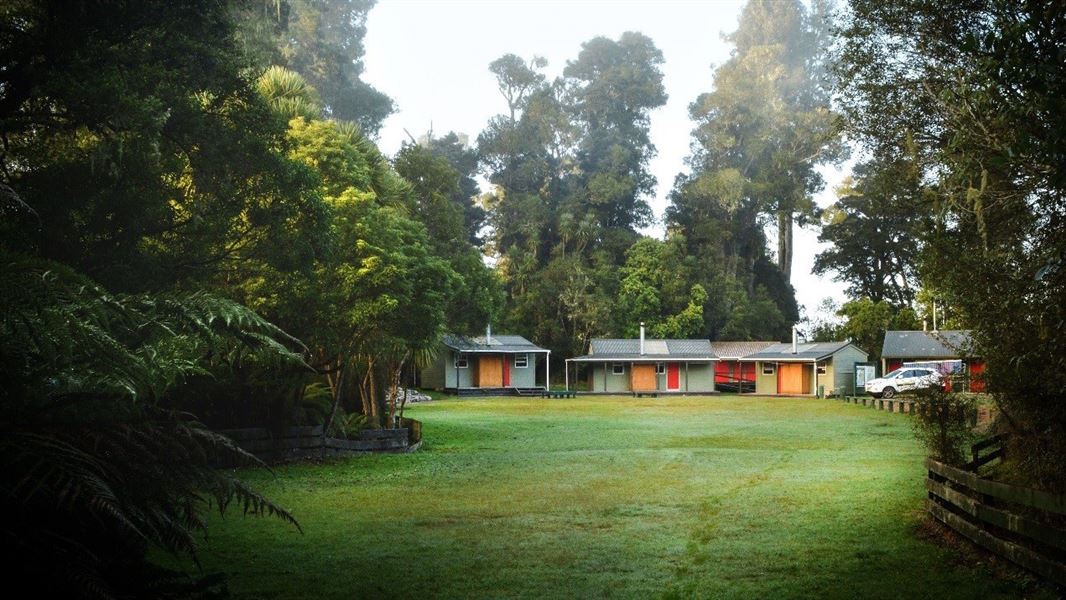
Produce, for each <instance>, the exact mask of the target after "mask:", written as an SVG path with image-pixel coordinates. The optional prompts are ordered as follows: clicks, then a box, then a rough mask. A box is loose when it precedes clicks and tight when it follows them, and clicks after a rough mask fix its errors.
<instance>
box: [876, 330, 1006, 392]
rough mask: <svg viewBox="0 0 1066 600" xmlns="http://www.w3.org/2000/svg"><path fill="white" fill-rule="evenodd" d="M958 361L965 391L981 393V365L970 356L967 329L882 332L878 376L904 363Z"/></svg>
mask: <svg viewBox="0 0 1066 600" xmlns="http://www.w3.org/2000/svg"><path fill="white" fill-rule="evenodd" d="M955 360H958V361H962V363H963V364H964V365H965V367H966V368H965V371H966V373H965V375H966V379H967V380H968V383H969V389H970V390H971V391H975V392H983V391H984V390H985V386H984V381H982V379H981V373H984V370H985V364H984V361H983V360H981V359H980V358H979V357H976V356H974V354H973V339H972V336H971V334H970V331H969V330H968V329H941V330H934V331H886V332H885V341H884V343H883V344H882V345H881V372H882V374H884V373H889V372H891V371H895V370H896V369H898V368H900V367H902V366H903V365H904V364H905V363H928V362H938V361H955Z"/></svg>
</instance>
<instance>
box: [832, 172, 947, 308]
mask: <svg viewBox="0 0 1066 600" xmlns="http://www.w3.org/2000/svg"><path fill="white" fill-rule="evenodd" d="M853 177H854V179H853V180H852V181H851V182H850V184H846V185H845V186H843V187H842V188H840V189H839V190H838V194H839V195H840V196H841V198H840V200H838V201H837V202H836V203H835V204H834V205H833V206H832V207H830V208H829V209H827V210H826V211H825V213H824V214H823V223H824V225H823V227H822V233H821V235H820V236H819V237H818V241H820V242H822V243H828V244H830V246H829V247H828V248H827V249H826V250H823V251H822V252H820V253H819V254H818V256H816V257H815V259H814V269H813V272H814V273H816V274H819V275H825V274H827V273H830V272H833V273H834V279H836V280H837V281H845V282H848V284H849V285H848V294H849V295H850V296H851V297H853V298H869V299H871V300H873V301H874V302H881V301H882V300H887V301H888V302H891V303H892V304H894V305H896V306H900V307H902V306H910V305H911V304H912V303H913V302H914V299H915V293H916V290H917V289H918V280H917V277H918V272H917V268H918V256H919V252H920V250H921V238H920V236H921V233H922V231H923V230H924V229H923V224H925V223H926V222H927V221H928V220H929V218H930V215H929V207H928V202H927V199H926V193H932V191H931V190H926V189H925V187H924V186H923V185H922V183H921V181H920V178H921V170H920V169H919V168H918V166H917V165H916V164H915V163H914V162H912V161H903V160H899V161H891V162H890V161H887V160H872V161H870V162H868V163H865V164H862V165H859V166H857V167H856V168H855V172H854V176H853Z"/></svg>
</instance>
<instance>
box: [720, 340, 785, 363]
mask: <svg viewBox="0 0 1066 600" xmlns="http://www.w3.org/2000/svg"><path fill="white" fill-rule="evenodd" d="M776 343H777V342H727V341H720V342H711V349H712V350H714V354H715V355H716V356H717V357H718V358H724V359H732V360H736V359H740V358H746V357H747V356H748V355H751V354H755V353H756V352H759V351H761V350H765V349H767V348H769V347H770V346H773V345H774V344H776Z"/></svg>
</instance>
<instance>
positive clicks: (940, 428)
mask: <svg viewBox="0 0 1066 600" xmlns="http://www.w3.org/2000/svg"><path fill="white" fill-rule="evenodd" d="M916 395H917V399H918V402H919V403H920V406H919V409H918V412H917V413H916V414H915V415H914V419H913V420H912V421H911V422H912V424H913V425H914V433H915V436H916V437H917V438H918V440H919V441H921V442H922V443H923V444H924V445H925V447H926V448H927V449H928V450H929V455H930V456H932V457H933V458H936V459H938V460H940V461H942V462H945V463H947V464H949V465H955V466H962V465H963V464H965V463H966V462H967V458H968V456H969V447H970V445H972V444H973V443H974V442H975V441H976V440H977V438H978V434H977V432H976V431H975V429H974V416H975V415H976V411H977V400H976V396H975V395H973V394H966V393H952V392H945V391H944V390H942V389H935V388H934V389H926V390H921V391H919V392H917V394H916Z"/></svg>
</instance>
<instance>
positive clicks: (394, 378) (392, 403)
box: [385, 352, 410, 429]
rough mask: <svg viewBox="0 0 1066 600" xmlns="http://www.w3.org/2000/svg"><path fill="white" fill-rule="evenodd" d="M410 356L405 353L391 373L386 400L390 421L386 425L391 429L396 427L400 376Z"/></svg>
mask: <svg viewBox="0 0 1066 600" xmlns="http://www.w3.org/2000/svg"><path fill="white" fill-rule="evenodd" d="M409 355H410V353H409V352H405V353H404V355H403V357H402V358H401V359H400V362H399V363H398V364H397V365H396V368H395V369H392V370H390V371H389V389H388V391H386V392H385V398H386V400H387V401H388V404H389V419H388V423H387V424H386V426H387V427H388V428H389V429H392V428H393V427H395V426H396V400H397V398H396V397H397V396H398V394H397V390H398V389H399V388H400V375H402V374H403V367H404V365H405V364H407V357H408V356H409Z"/></svg>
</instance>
